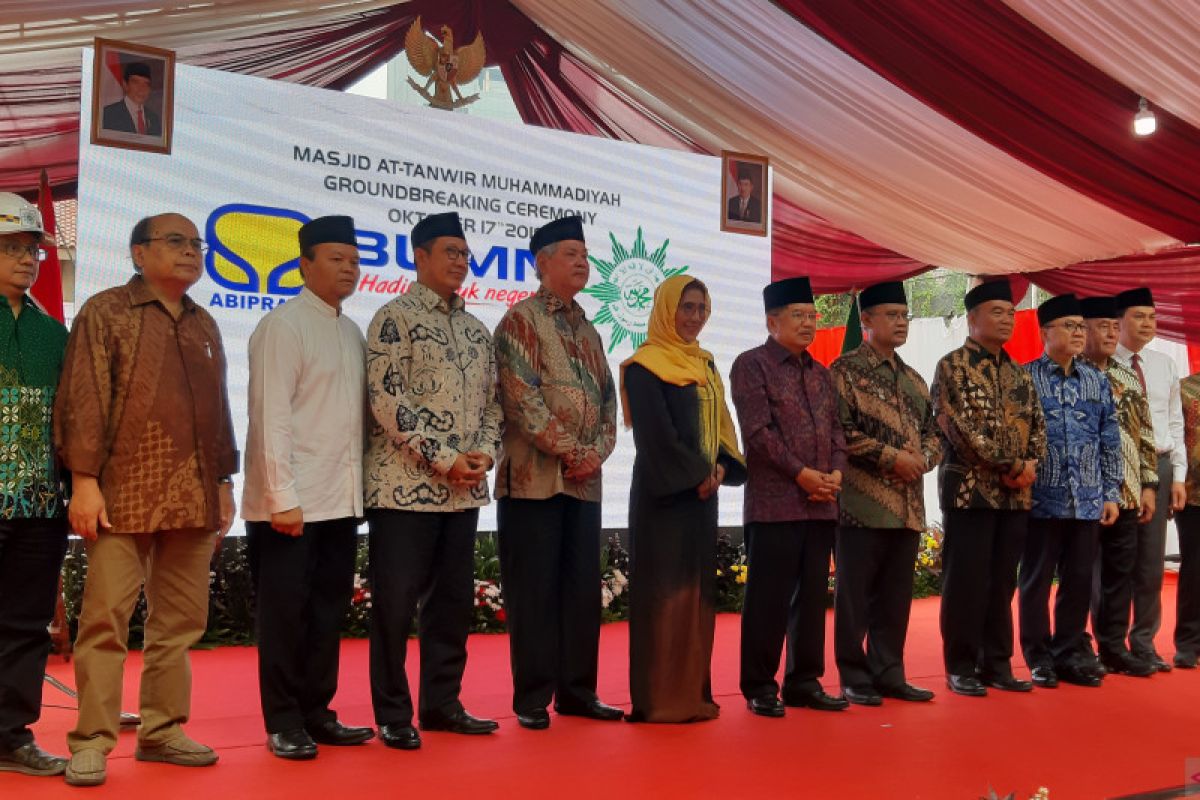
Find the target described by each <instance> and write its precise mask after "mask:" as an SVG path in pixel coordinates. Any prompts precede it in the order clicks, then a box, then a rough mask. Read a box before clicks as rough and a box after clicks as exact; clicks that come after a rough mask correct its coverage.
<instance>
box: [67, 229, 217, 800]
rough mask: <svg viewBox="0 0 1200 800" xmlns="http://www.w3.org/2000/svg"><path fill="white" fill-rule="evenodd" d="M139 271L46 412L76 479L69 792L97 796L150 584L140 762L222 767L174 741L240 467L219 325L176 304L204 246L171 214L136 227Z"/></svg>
mask: <svg viewBox="0 0 1200 800" xmlns="http://www.w3.org/2000/svg"><path fill="white" fill-rule="evenodd" d="M129 244H130V254H131V256H132V258H133V263H134V268H135V271H136V272H137V274H136V275H134V276H133V278H131V279H130V280H129V282H128V283H126V284H125V285H124V286H119V287H115V288H112V289H108V290H106V291H103V292H101V293H100V294H98V295H96V296H95V297H93V298H91V299H90V300H89V301H88V302H87V303H85V304H84V306H83V308H82V309H80V312H79V316H78V317H77V318H76V319H75V324H74V326H73V328H72V330H71V335H70V339H69V340H68V342H67V355H66V362H65V364H64V367H63V372H62V378H61V381H60V384H59V392H58V397H57V398H56V401H55V406H54V440H55V445H56V446H57V448H58V451H59V453H60V455H61V456H62V459H63V462H64V464H65V465H66V467H67V468H68V469H69V470H70V471H71V475H72V480H73V495H72V500H71V504H70V507H69V509H68V515H69V517H70V521H71V527H72V528H74V530H75V532H76V533H78V534H79V535H80V536H82V537H83V538H84V540H85V541H86V547H87V555H88V573H87V579H86V582H85V584H84V590H83V608H82V611H81V613H80V617H79V633H78V636H77V638H76V642H75V679H76V682H77V684H78V688H79V720H78V722H77V724H76V726H75V730H73V731H71V732H70V733H69V734H68V736H67V742H68V745H69V746H70V749H71V761H70V764H69V765H68V766H67V773H66V779H67V783H69V784H72V785H76V786H94V785H97V784H100V783H103V782H104V779H105V757H106V755H107V754H108V753H109V752H111V751H112V748H113V746H114V745H115V744H116V740H117V730H118V726H119V720H120V702H121V681H122V673H123V671H124V665H125V652H126V640H127V638H128V635H129V618H130V616H131V614H132V613H133V608H134V604H135V603H136V602H137V598H138V590H139V589H141V588H142V586H143V583H144V584H145V593H146V601H147V606H148V614H147V618H146V644H145V656H144V663H143V668H142V681H141V716H142V724H141V726H140V727H139V729H138V746H137V751H136V753H135V758H137V759H138V760H139V761H160V762H166V763H171V764H179V765H186V766H206V765H209V764H213V763H215V762H216V760H217V755H216V753H214V752H213V751H212V750H211V749H210V748H208V747H206V746H204V745H201V744H198V743H197V742H194V741H192V740H191V739H189V738H188V737H187V736H186V735H185V734H184V732H183V730H182V727H181V726H182V724H183V723H184V722H186V721H187V719H188V715H189V712H190V699H191V673H190V668H189V664H188V648H189V647H190V646H191V645H192V644H194V643H195V642H196V641H197V640H198V639H199V638H200V636H201V635H202V634H203V633H204V629H205V625H206V624H207V617H208V573H209V564H210V561H211V559H212V553H213V547H214V545H215V544H216V542H217V541H218V540H219V537H221V536H223V535H224V534H225V533H226V532H227V531H228V530H229V526H230V524H231V523H232V521H233V514H234V501H233V486H232V483H231V481H230V476H231V475H232V474H233V473H234V472H236V471H237V468H238V453H237V449H236V444H235V442H234V437H233V425H232V420H231V415H230V411H229V401H228V397H227V393H226V385H225V354H224V351H223V349H222V347H221V334H220V332H219V331H218V330H217V324H216V322H215V321H214V320H213V318H212V317H211V316H209V314H208V313H207V312H206V311H205V310H204V309H202V308H200V307H199V306H197V305H196V304H195V303H194V302H192V300H191V298H189V297H188V296H187V295H186V292H187V290H188V289H189V288H190V287H191V286H192V285H193V284H195V283H196V281H197V280H199V278H200V275H201V270H202V266H201V253H202V251H203V249H204V242H203V241H202V240H201V239H200V238H199V236H198V234H197V232H196V226H195V225H193V224H192V223H191V222H190V221H189V220H188V219H187V218H186V217H183V216H181V215H179V214H161V215H159V216H156V217H148V218H146V219H143V220H142V221H141V222H139V223H138V224H137V225H136V226H134V229H133V233H132V235H131V236H130V243H129Z"/></svg>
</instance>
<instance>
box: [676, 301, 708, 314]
mask: <svg viewBox="0 0 1200 800" xmlns="http://www.w3.org/2000/svg"><path fill="white" fill-rule="evenodd" d="M708 311H709V309H708V306H707V305H705V304H704V303H680V304H679V313H681V314H683V315H684V316H685V317H691V316H697V315H698V316H701V317H707V316H708Z"/></svg>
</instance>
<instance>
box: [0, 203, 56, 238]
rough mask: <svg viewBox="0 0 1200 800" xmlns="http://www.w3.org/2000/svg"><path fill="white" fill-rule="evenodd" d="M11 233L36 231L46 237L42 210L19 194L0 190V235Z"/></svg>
mask: <svg viewBox="0 0 1200 800" xmlns="http://www.w3.org/2000/svg"><path fill="white" fill-rule="evenodd" d="M10 233H36V234H37V235H38V236H39V237H44V236H45V235H46V231H45V229H44V228H43V227H42V212H40V211H38V208H37V206H35V205H34V204H33V203H31V202H29V201H28V200H26V199H25V198H24V197H21V195H19V194H13V193H12V192H0V236H5V235H7V234H10Z"/></svg>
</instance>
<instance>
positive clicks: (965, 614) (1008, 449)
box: [930, 280, 1046, 697]
mask: <svg viewBox="0 0 1200 800" xmlns="http://www.w3.org/2000/svg"><path fill="white" fill-rule="evenodd" d="M964 304H965V306H966V308H967V331H968V336H967V341H966V342H965V343H964V344H963V346H962V347H960V348H958V349H957V350H954V351H952V352H950V353H949V354H947V355H946V356H944V357H943V358H942V360H941V361H939V362H938V365H937V369H936V371H935V374H934V379H933V386H932V388H931V389H930V394H931V395H932V396H933V409H934V418H935V419H936V420H937V425H938V433H939V436H940V437H941V441H942V464H941V466H940V467H939V468H938V484H939V495H940V500H941V506H942V522H943V525H944V526H945V540H944V544H943V551H942V559H943V571H942V606H941V627H942V652H943V658H944V659H945V664H946V684H947V686H949V687H950V691H952V692H954V693H956V694H961V695H966V696H970V697H982V696H984V695H986V694H987V687H989V686H990V687H992V688H995V689H1000V690H1002V691H1009V692H1028V691H1030V690H1031V689H1032V688H1033V686H1032V685H1031V684H1030V683H1029V681H1023V680H1019V679H1018V678H1015V677H1013V674H1012V663H1011V662H1012V650H1013V623H1012V598H1013V592H1014V591H1015V590H1016V584H1017V563H1018V561H1019V560H1020V558H1021V549H1022V547H1023V545H1024V543H1025V528H1026V524H1027V522H1028V518H1029V507H1030V502H1031V500H1030V487H1031V486H1032V485H1033V480H1034V477H1035V476H1036V473H1037V465H1038V461H1040V460H1041V459H1042V458H1043V456H1044V455H1045V450H1046V431H1045V420H1044V418H1043V416H1042V407H1041V404H1040V403H1039V402H1038V398H1037V393H1036V391H1035V390H1034V387H1033V381H1032V380H1030V377H1029V373H1027V372H1026V371H1025V370H1023V369H1021V367H1019V366H1018V365H1017V364H1016V362H1014V361H1013V360H1012V359H1011V358H1010V357H1009V355H1008V353H1006V352H1005V351H1004V345H1005V343H1007V342H1008V340H1009V339H1010V338H1011V337H1012V332H1013V323H1014V320H1015V309H1014V307H1013V302H1012V290H1011V289H1010V287H1009V283H1008V281H1007V280H994V281H989V282H985V283H982V284H980V285H979V286H976V287H975V288H973V289H971V291H969V292H967V294H966V297H965V298H964Z"/></svg>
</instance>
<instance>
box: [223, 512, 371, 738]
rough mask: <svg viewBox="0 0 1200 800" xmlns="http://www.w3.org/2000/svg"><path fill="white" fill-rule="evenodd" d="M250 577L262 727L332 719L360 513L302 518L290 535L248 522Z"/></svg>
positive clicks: (304, 724)
mask: <svg viewBox="0 0 1200 800" xmlns="http://www.w3.org/2000/svg"><path fill="white" fill-rule="evenodd" d="M246 548H247V551H248V555H249V559H250V571H251V575H252V576H253V578H254V589H255V603H256V619H255V628H256V635H257V638H258V690H259V696H260V698H261V700H262V712H263V721H264V722H265V723H266V728H267V733H283V732H284V731H290V730H295V729H297V728H303V727H310V728H311V727H314V726H317V725H321V724H323V723H326V722H331V721H333V720H335V719H337V714H335V713H334V712H333V711H332V710H331V709H330V708H329V704H330V703H332V702H333V696H334V694H335V693H336V692H337V681H338V660H339V656H340V654H341V636H340V631H341V627H342V621H343V620H344V619H345V618H346V609H347V607H348V606H349V605H350V598H351V595H352V594H353V592H354V559H355V555H356V552H357V548H358V520H357V519H354V518H353V517H349V518H343V519H331V520H326V521H322V522H306V523H304V533H303V534H301V535H300V536H288V535H286V534H283V533H280V532H279V531H276V530H274V529H273V528H272V527H271V523H269V522H248V523H246Z"/></svg>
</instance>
